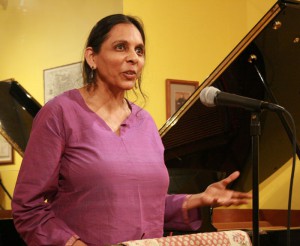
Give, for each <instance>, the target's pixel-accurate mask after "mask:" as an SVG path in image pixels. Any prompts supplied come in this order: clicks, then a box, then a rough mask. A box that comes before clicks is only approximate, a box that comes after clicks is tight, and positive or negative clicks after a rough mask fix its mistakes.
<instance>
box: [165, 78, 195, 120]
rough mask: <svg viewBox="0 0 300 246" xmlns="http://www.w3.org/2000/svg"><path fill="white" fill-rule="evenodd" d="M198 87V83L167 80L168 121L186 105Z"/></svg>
mask: <svg viewBox="0 0 300 246" xmlns="http://www.w3.org/2000/svg"><path fill="white" fill-rule="evenodd" d="M198 85H199V82H198V81H190V80H178V79H166V110H167V119H168V118H170V117H171V115H173V114H174V113H175V112H176V111H177V110H178V109H179V108H180V107H181V106H182V105H183V104H184V103H185V101H186V100H187V99H188V98H189V97H190V96H191V95H192V93H193V92H194V91H195V90H196V88H197V87H198Z"/></svg>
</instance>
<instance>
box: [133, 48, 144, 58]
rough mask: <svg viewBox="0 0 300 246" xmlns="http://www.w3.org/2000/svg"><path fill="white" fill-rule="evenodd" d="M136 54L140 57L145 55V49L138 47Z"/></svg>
mask: <svg viewBox="0 0 300 246" xmlns="http://www.w3.org/2000/svg"><path fill="white" fill-rule="evenodd" d="M135 52H136V53H137V55H138V56H143V55H144V54H145V49H144V47H137V48H136V49H135Z"/></svg>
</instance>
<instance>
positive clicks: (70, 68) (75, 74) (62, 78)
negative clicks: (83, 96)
mask: <svg viewBox="0 0 300 246" xmlns="http://www.w3.org/2000/svg"><path fill="white" fill-rule="evenodd" d="M82 86H83V79H82V63H81V62H76V63H72V64H68V65H64V66H60V67H54V68H50V69H45V70H44V93H45V95H44V96H45V103H46V102H48V101H49V100H50V99H52V98H53V97H55V96H57V95H59V94H61V93H63V92H64V91H67V90H71V89H75V88H79V87H82Z"/></svg>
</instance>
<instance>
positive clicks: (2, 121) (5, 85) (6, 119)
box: [0, 80, 41, 156]
mask: <svg viewBox="0 0 300 246" xmlns="http://www.w3.org/2000/svg"><path fill="white" fill-rule="evenodd" d="M0 105H1V107H0V133H1V134H2V135H3V136H4V138H5V139H6V140H7V141H8V142H9V143H10V144H11V145H12V146H13V148H14V149H15V150H16V151H17V152H18V153H19V154H20V155H21V156H23V154H24V151H25V148H26V145H27V142H28V139H29V134H30V131H31V126H32V121H33V118H34V116H35V115H36V114H37V112H38V111H39V109H40V108H41V105H40V104H39V103H38V102H37V101H36V100H35V99H34V98H33V97H32V96H31V95H30V94H29V93H28V92H27V91H26V90H25V89H24V88H23V87H22V86H21V85H20V84H19V83H18V82H17V81H14V80H7V81H0Z"/></svg>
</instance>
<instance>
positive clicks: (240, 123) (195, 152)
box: [0, 1, 300, 246]
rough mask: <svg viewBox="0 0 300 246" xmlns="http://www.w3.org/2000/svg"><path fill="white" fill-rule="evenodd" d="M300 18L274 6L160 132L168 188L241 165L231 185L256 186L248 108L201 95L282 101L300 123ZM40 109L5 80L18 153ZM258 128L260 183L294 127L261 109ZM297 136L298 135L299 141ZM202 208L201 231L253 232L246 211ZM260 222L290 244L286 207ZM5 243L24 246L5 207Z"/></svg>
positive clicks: (1, 238) (201, 184)
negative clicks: (210, 103)
mask: <svg viewBox="0 0 300 246" xmlns="http://www.w3.org/2000/svg"><path fill="white" fill-rule="evenodd" d="M298 23H300V8H299V1H279V2H278V3H276V4H275V5H274V6H273V7H272V8H271V9H270V10H269V11H268V12H267V13H266V15H265V16H264V17H263V18H262V19H261V20H260V21H259V22H258V23H257V25H256V26H255V27H254V28H253V29H252V30H251V31H250V32H249V33H248V34H247V35H246V36H245V37H244V38H243V40H241V42H240V43H239V44H238V45H237V46H236V47H235V48H234V49H233V50H232V52H230V54H228V56H227V57H226V58H225V59H224V60H223V61H222V62H221V63H220V65H219V66H218V67H217V68H216V69H215V70H214V71H213V72H212V73H211V75H210V76H209V77H208V78H207V79H206V80H205V81H203V83H201V85H200V86H199V88H198V89H197V90H196V91H195V92H194V93H193V94H192V95H191V96H190V97H189V98H188V99H187V101H186V102H185V103H184V104H183V105H182V106H181V107H180V108H179V109H178V110H177V112H175V113H174V114H173V115H172V116H171V117H170V118H169V119H168V120H167V122H166V123H165V124H164V125H163V127H162V128H161V129H160V130H159V133H160V135H161V138H162V141H163V143H164V146H165V163H166V166H167V168H168V171H169V175H170V187H169V193H196V192H201V191H203V190H204V189H205V188H206V187H207V186H208V185H209V184H211V183H212V182H215V181H218V180H220V179H222V178H224V177H225V176H227V175H228V174H229V173H231V172H232V171H234V170H239V171H240V172H241V177H240V179H239V180H238V181H237V182H235V183H234V184H233V185H232V187H231V188H233V189H236V190H241V191H249V190H251V189H252V177H251V176H252V175H251V173H252V172H251V166H252V162H251V136H250V117H251V112H250V111H247V110H244V109H242V108H235V107H222V106H218V107H206V106H204V105H203V104H202V103H201V102H200V100H199V94H200V92H201V91H202V89H203V88H204V87H207V86H214V87H217V88H219V89H220V90H221V91H224V92H228V93H233V94H238V95H242V96H245V97H250V98H255V99H258V100H264V101H269V102H274V103H276V104H279V105H281V106H284V107H285V108H286V109H287V110H288V111H289V112H290V113H291V114H292V115H293V117H294V119H295V122H296V126H297V128H299V126H300V110H298V107H299V106H298V103H300V100H299V91H300V69H299V64H300V32H299V24H298ZM40 108H41V105H40V104H39V103H38V102H37V101H36V100H35V99H34V98H33V97H32V96H31V95H30V93H29V92H28V91H26V90H25V89H24V88H23V87H22V86H21V83H19V82H17V81H15V80H13V79H12V80H9V81H2V82H0V117H1V119H0V120H1V125H0V133H1V134H2V135H3V136H4V137H5V138H6V139H7V141H8V142H10V144H11V145H12V146H13V148H14V149H15V150H16V151H17V152H18V153H19V154H20V155H21V156H23V153H24V151H25V148H26V144H27V141H28V138H29V134H30V130H31V125H32V120H33V118H34V116H35V115H36V113H37V112H38V111H39V109H40ZM261 126H262V133H261V136H260V156H259V157H260V163H263V166H261V167H260V170H259V182H262V181H263V180H265V179H266V178H268V177H269V176H270V175H272V174H273V173H274V172H276V170H278V169H279V168H280V167H281V166H282V165H283V164H285V163H286V162H287V161H288V160H290V159H291V157H292V149H291V138H292V132H291V130H290V126H289V123H288V121H287V120H286V118H285V116H284V115H283V114H280V113H274V112H269V111H262V112H261ZM274 133H276V134H274ZM299 136H300V135H299V133H298V135H297V139H300V137H299ZM278 150H280V151H278ZM299 157H300V151H299V147H298V145H297V158H299ZM0 189H1V187H0ZM0 192H2V191H1V190H0ZM292 212H293V213H292V215H293V216H292V221H291V226H292V228H296V229H293V230H292V231H291V232H292V233H291V245H298V243H299V241H300V238H299V237H300V235H299V231H298V230H297V228H298V227H300V219H298V218H300V213H299V211H292ZM202 213H203V220H204V223H203V225H202V227H201V228H200V229H199V231H216V230H226V229H244V230H248V231H249V233H250V234H251V229H252V228H251V216H250V217H249V215H250V214H251V210H249V209H248V210H247V209H243V210H241V209H240V210H238V209H233V210H232V209H229V210H226V209H215V210H214V211H213V214H212V210H211V209H210V208H203V210H202ZM274 213H276V216H274ZM1 217H2V218H1ZM260 219H261V220H262V221H260V225H262V226H264V230H263V231H264V233H262V234H263V235H261V239H260V240H261V242H262V245H264V246H265V245H266V246H267V245H280V246H282V245H285V240H283V239H282V238H284V237H285V235H286V211H284V210H276V211H272V210H264V211H263V210H262V211H260ZM268 227H269V228H271V229H270V230H268V229H267V228H268ZM276 228H277V229H276ZM167 233H168V232H166V234H167ZM173 233H177V234H180V233H181V234H182V233H190V232H173ZM0 245H24V243H23V242H22V240H21V239H20V238H19V236H18V234H17V233H16V231H15V228H14V227H13V223H12V218H11V212H10V211H5V210H0Z"/></svg>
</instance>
